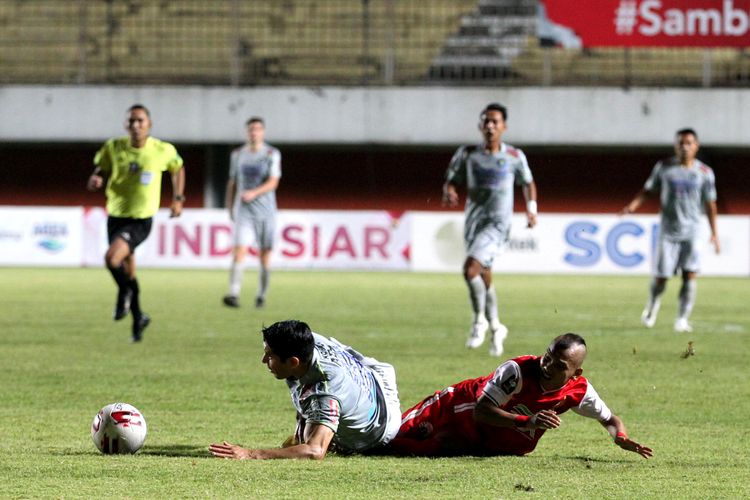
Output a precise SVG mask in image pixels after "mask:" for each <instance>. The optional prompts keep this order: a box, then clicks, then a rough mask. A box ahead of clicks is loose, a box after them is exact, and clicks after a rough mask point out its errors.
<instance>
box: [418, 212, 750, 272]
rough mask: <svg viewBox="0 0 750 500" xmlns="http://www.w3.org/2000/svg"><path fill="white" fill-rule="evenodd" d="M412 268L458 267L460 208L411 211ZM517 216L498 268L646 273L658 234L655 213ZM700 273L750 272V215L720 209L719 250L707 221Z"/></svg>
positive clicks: (460, 256) (461, 255)
mask: <svg viewBox="0 0 750 500" xmlns="http://www.w3.org/2000/svg"><path fill="white" fill-rule="evenodd" d="M410 214H411V224H412V228H413V229H414V233H413V235H412V260H413V262H412V267H411V269H412V270H414V271H458V270H460V269H461V266H462V264H463V260H464V258H465V253H464V245H463V222H464V216H463V214H462V213H458V212H410ZM525 226H526V218H525V216H524V215H521V214H516V215H514V217H513V229H512V230H511V234H510V240H509V242H508V245H507V246H506V249H505V251H504V252H503V253H502V254H501V255H500V256H498V257H497V258H496V259H495V263H494V265H493V269H494V270H496V271H500V272H509V273H514V272H515V273H575V274H583V273H596V274H609V273H611V274H615V273H616V274H648V273H650V271H651V266H652V263H653V256H654V249H655V245H656V241H657V238H658V234H659V233H658V231H659V219H658V216H656V215H637V216H627V217H618V216H616V215H586V214H540V215H539V220H538V224H537V226H536V227H535V228H534V229H527V228H526V227H525ZM701 231H702V234H701V237H700V242H701V247H702V248H701V260H702V274H705V275H719V276H721V275H723V276H749V275H750V218H748V217H746V216H720V217H719V219H718V232H719V239H720V242H721V254H719V255H717V254H715V253H714V251H713V248H712V247H711V246H710V245H709V234H710V233H709V229H708V222H707V221H704V223H703V225H702V227H701Z"/></svg>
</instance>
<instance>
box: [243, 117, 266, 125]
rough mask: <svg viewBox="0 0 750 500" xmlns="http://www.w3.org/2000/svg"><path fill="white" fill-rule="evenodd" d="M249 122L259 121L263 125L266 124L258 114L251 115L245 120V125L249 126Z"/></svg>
mask: <svg viewBox="0 0 750 500" xmlns="http://www.w3.org/2000/svg"><path fill="white" fill-rule="evenodd" d="M251 123H260V124H261V125H263V126H264V127H265V126H266V122H264V121H263V118H261V117H260V116H251V117H250V118H248V119H247V121H246V122H245V126H246V127H248V126H250V124H251Z"/></svg>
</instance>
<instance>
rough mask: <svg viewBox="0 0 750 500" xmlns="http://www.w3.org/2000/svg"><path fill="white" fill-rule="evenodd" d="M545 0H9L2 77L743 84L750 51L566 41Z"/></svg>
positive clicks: (1, 33)
mask: <svg viewBox="0 0 750 500" xmlns="http://www.w3.org/2000/svg"><path fill="white" fill-rule="evenodd" d="M535 16H536V1H535V0H429V1H426V0H171V1H170V0H68V1H63V0H23V1H21V0H0V84H26V83H36V84H157V85H158V84H198V85H235V86H247V85H315V86H317V85H425V84H427V85H431V84H435V85H477V84H479V85H500V86H502V85H603V86H694V87H700V86H703V87H708V86H734V87H736V86H747V85H748V84H749V83H750V51H748V50H747V49H737V50H736V49H626V48H620V49H596V50H592V49H563V48H558V47H546V46H544V44H543V43H542V42H540V41H539V39H538V38H537V36H536V31H535V30H536V22H535Z"/></svg>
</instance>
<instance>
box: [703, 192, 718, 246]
mask: <svg viewBox="0 0 750 500" xmlns="http://www.w3.org/2000/svg"><path fill="white" fill-rule="evenodd" d="M717 213H718V209H717V208H716V202H715V201H708V202H706V215H707V216H708V225H709V227H710V228H711V244H712V245H713V246H714V250H715V251H716V253H720V252H721V245H720V244H719V233H718V232H717V230H716V216H717Z"/></svg>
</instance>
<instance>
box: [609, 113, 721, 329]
mask: <svg viewBox="0 0 750 500" xmlns="http://www.w3.org/2000/svg"><path fill="white" fill-rule="evenodd" d="M699 148H700V144H699V143H698V134H697V133H696V132H695V130H693V129H690V128H685V129H682V130H678V131H677V134H676V135H675V144H674V151H675V156H673V157H671V158H668V159H666V160H662V161H660V162H658V163H657V164H656V165H655V166H654V169H653V171H652V172H651V176H650V177H649V178H648V179H647V180H646V184H645V185H644V186H643V189H641V190H640V191H639V192H638V194H636V196H635V198H633V200H632V201H631V202H630V203H628V205H627V206H626V207H625V208H624V209H623V210H622V211H621V214H623V215H624V214H630V213H633V212H635V211H636V210H638V207H640V206H641V204H642V203H643V201H644V200H645V199H646V198H648V197H649V196H651V195H653V194H656V193H658V194H659V201H660V204H661V220H660V226H659V244H658V247H657V254H656V260H655V266H654V269H653V277H652V279H651V285H650V288H649V298H648V302H646V308H645V309H644V310H643V313H642V314H641V322H642V323H643V325H644V326H646V327H647V328H652V327H653V326H654V324H655V323H656V316H657V314H658V313H659V306H660V303H661V295H662V294H663V293H664V290H665V289H666V286H667V279H669V277H670V276H673V275H675V274H677V272H678V271H682V287H681V288H680V295H679V310H678V312H677V319H676V320H675V322H674V329H675V331H677V332H691V331H693V327H692V326H691V325H690V323H689V322H688V318H689V317H690V313H691V311H692V310H693V304H695V295H696V282H695V278H696V276H697V274H698V271H699V270H700V253H699V246H700V244H699V242H698V236H699V226H700V218H701V215H702V214H703V213H704V211H705V213H706V214H707V215H708V224H709V226H710V227H711V244H712V245H713V246H714V249H715V250H716V253H717V254H718V253H719V252H720V250H721V248H720V246H719V237H718V235H717V232H716V212H717V210H716V181H715V178H714V172H713V170H711V168H710V167H709V166H708V165H706V164H705V163H703V162H702V161H700V160H699V159H697V158H696V155H697V154H698V149H699Z"/></svg>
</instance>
